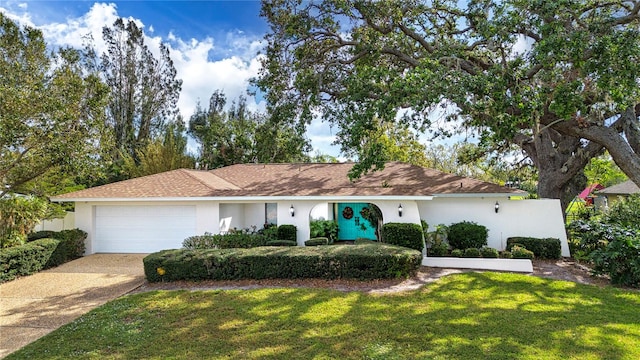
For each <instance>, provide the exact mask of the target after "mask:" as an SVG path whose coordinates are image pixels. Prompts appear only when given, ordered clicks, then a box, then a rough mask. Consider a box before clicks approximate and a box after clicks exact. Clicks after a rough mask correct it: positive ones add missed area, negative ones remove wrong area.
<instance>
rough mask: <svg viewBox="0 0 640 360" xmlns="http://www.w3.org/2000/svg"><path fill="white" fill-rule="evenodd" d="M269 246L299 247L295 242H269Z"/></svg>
mask: <svg viewBox="0 0 640 360" xmlns="http://www.w3.org/2000/svg"><path fill="white" fill-rule="evenodd" d="M267 246H298V243H297V242H295V241H293V240H281V239H278V240H269V241H267Z"/></svg>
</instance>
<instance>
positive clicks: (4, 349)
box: [0, 254, 146, 358]
mask: <svg viewBox="0 0 640 360" xmlns="http://www.w3.org/2000/svg"><path fill="white" fill-rule="evenodd" d="M145 256H146V255H145V254H94V255H89V256H85V257H83V258H80V259H77V260H74V261H71V262H68V263H66V264H63V265H61V266H58V267H56V268H53V269H49V270H46V271H42V272H39V273H37V274H34V275H30V276H26V277H24V278H20V279H17V280H13V281H10V282H8V283H4V284H0V358H3V357H5V356H7V355H8V354H10V353H12V352H14V351H16V350H18V349H20V348H21V347H23V346H25V345H27V344H29V343H31V342H33V341H35V340H37V339H38V338H40V337H42V336H44V335H46V334H48V333H50V332H51V331H53V330H55V329H57V328H59V327H60V326H62V325H64V324H67V323H69V322H71V321H73V320H74V319H76V318H77V317H79V316H80V315H83V314H85V313H87V312H88V311H90V310H91V309H93V308H96V307H98V306H100V305H102V304H104V303H106V302H108V301H110V300H113V299H115V298H117V297H119V296H122V295H124V294H126V293H128V292H130V291H131V290H133V289H135V288H137V287H138V286H140V285H142V284H143V283H144V282H145V278H144V269H143V266H142V258H144V257H145Z"/></svg>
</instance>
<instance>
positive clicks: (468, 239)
mask: <svg viewBox="0 0 640 360" xmlns="http://www.w3.org/2000/svg"><path fill="white" fill-rule="evenodd" d="M488 233H489V231H488V230H487V228H486V227H485V226H482V225H478V224H476V223H474V222H470V221H463V222H459V223H455V224H452V225H451V226H449V234H448V240H449V244H450V245H451V246H452V247H453V248H454V249H468V248H476V249H477V248H481V247H483V246H485V245H487V237H488Z"/></svg>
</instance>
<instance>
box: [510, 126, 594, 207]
mask: <svg viewBox="0 0 640 360" xmlns="http://www.w3.org/2000/svg"><path fill="white" fill-rule="evenodd" d="M519 145H520V146H521V147H522V149H524V151H525V152H526V153H527V155H529V157H530V158H531V159H532V161H533V162H534V164H535V166H536V168H537V169H538V196H539V197H540V198H548V199H560V205H561V208H562V214H563V216H564V217H565V218H566V214H565V211H566V209H567V207H568V206H569V203H571V201H572V200H573V198H575V196H576V195H578V194H579V193H580V191H582V190H583V189H584V188H585V187H586V185H587V178H586V176H584V167H585V166H586V165H587V163H588V162H589V160H590V159H591V158H593V157H594V156H597V155H599V154H600V153H601V152H602V149H603V147H602V145H600V144H597V143H589V144H587V145H586V146H585V145H584V144H583V143H582V141H581V140H580V139H579V138H575V137H571V136H565V135H563V134H560V133H558V132H557V131H555V130H553V129H550V128H543V129H541V130H539V131H537V132H536V134H535V135H534V136H533V138H532V139H528V141H520V142H519Z"/></svg>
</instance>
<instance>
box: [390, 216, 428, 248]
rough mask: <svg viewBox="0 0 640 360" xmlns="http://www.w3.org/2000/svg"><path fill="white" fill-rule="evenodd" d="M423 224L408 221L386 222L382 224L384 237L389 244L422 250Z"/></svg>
mask: <svg viewBox="0 0 640 360" xmlns="http://www.w3.org/2000/svg"><path fill="white" fill-rule="evenodd" d="M422 236H423V235H422V226H420V225H418V224H408V223H386V224H384V225H383V226H382V239H383V241H384V242H385V243H387V244H392V245H398V246H404V247H407V248H409V249H415V250H418V251H422V249H423V248H424V240H423V239H422Z"/></svg>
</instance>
